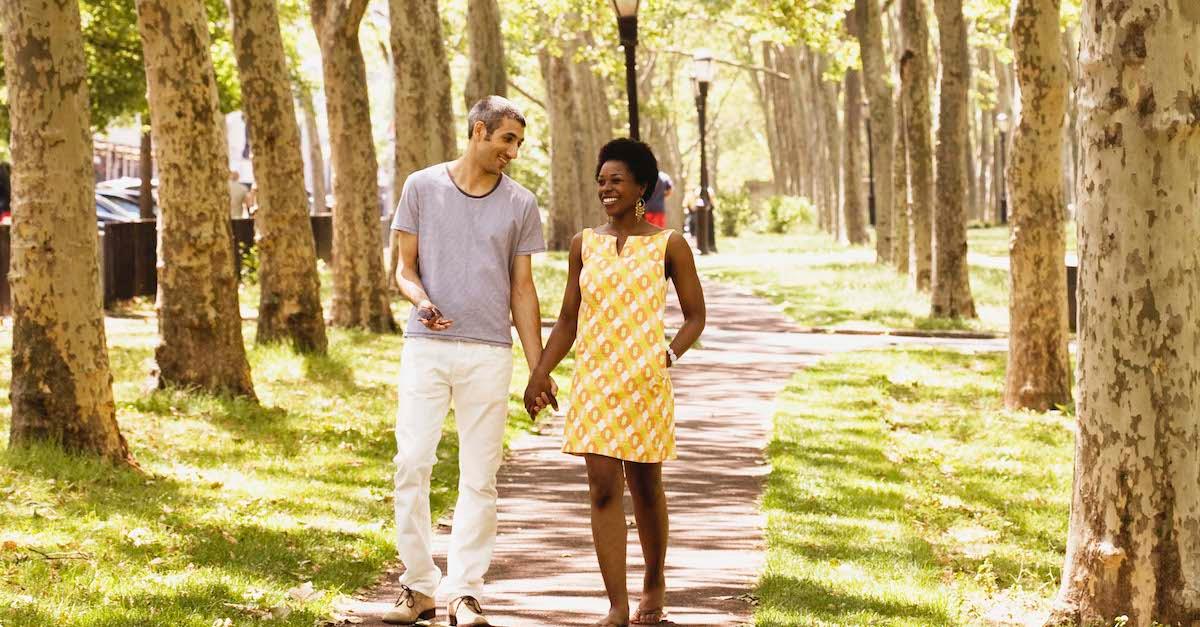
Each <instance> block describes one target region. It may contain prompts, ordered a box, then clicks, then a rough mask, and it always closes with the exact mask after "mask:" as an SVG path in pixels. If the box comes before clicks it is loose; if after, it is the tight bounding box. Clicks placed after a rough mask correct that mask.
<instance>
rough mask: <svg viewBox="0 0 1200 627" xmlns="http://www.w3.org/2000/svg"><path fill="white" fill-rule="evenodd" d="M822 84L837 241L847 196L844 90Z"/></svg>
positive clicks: (832, 229)
mask: <svg viewBox="0 0 1200 627" xmlns="http://www.w3.org/2000/svg"><path fill="white" fill-rule="evenodd" d="M827 64H828V60H822V63H821V67H820V70H819V71H820V74H821V75H824V74H825V69H826V66H827ZM821 84H822V85H823V86H824V89H823V91H824V92H825V97H824V102H825V107H824V108H825V123H826V124H827V126H826V128H827V129H829V133H828V135H827V136H826V139H827V140H828V141H829V143H828V144H827V148H828V153H829V162H828V163H829V185H830V191H831V192H832V194H831V198H830V200H832V202H831V203H829V209H828V211H829V233H830V234H831V235H833V237H834V239H837V238H838V237H839V234H840V233H841V232H842V202H843V200H842V199H843V197H844V196H845V190H844V189H843V185H842V184H843V182H844V181H845V177H844V176H842V167H843V165H844V164H843V160H842V152H843V145H842V144H843V141H842V138H843V137H844V133H845V129H844V127H843V124H842V120H841V116H839V115H838V102H839V100H840V97H839V95H840V94H841V91H842V90H841V84H840V83H838V82H835V81H825V80H823V81H822V82H821Z"/></svg>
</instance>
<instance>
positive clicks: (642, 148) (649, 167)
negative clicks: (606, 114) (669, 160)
mask: <svg viewBox="0 0 1200 627" xmlns="http://www.w3.org/2000/svg"><path fill="white" fill-rule="evenodd" d="M608 161H620V162H621V163H624V164H625V167H627V168H629V171H630V172H631V173H632V174H633V180H635V181H637V183H638V185H645V186H646V191H644V192H642V200H643V201H646V200H650V196H651V195H653V194H654V187H655V186H656V185H658V159H656V158H655V157H654V151H653V150H650V146H649V145H647V144H645V143H643V142H640V141H637V140H636V139H629V138H628V137H621V138H619V139H614V140H612V141H610V142H608V143H607V144H604V147H603V148H601V149H600V156H599V157H598V158H597V159H596V177H599V176H600V168H602V167H604V164H605V163H606V162H608Z"/></svg>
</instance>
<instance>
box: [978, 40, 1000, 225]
mask: <svg viewBox="0 0 1200 627" xmlns="http://www.w3.org/2000/svg"><path fill="white" fill-rule="evenodd" d="M977 67H978V68H979V71H980V72H983V73H987V74H991V73H992V70H991V68H992V59H991V55H990V53H989V52H988V50H987V49H986V48H980V49H979V56H978V64H977ZM995 118H996V111H995V109H993V108H988V109H984V110H982V111H980V116H979V146H978V148H979V158H978V161H977V162H978V164H979V183H978V185H977V188H978V190H979V207H978V208H977V215H978V216H979V220H980V221H982V222H988V221H990V220H991V216H990V215H989V212H988V207H991V206H993V204H994V203H993V200H992V197H993V195H994V194H995V190H994V189H993V186H994V185H995V181H994V180H993V179H992V162H993V160H994V157H995V156H996V152H995V147H994V144H993V139H994V135H995V133H996V126H995V123H994V121H995Z"/></svg>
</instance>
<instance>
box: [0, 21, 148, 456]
mask: <svg viewBox="0 0 1200 627" xmlns="http://www.w3.org/2000/svg"><path fill="white" fill-rule="evenodd" d="M0 24H2V25H3V29H4V58H5V59H7V60H8V67H7V75H8V104H9V107H10V109H9V116H10V118H9V119H10V122H11V125H12V126H11V128H12V131H11V132H12V135H11V143H10V148H11V150H12V163H13V166H12V179H11V181H12V218H13V222H12V253H13V254H12V260H11V266H10V269H9V274H8V280H9V281H10V283H11V287H12V306H13V338H12V342H13V346H12V382H11V386H10V388H9V398H10V400H11V402H12V423H11V425H10V434H9V444H10V446H14V447H25V446H29V445H31V444H34V443H36V442H50V443H54V444H57V445H59V446H62V447H63V448H64V449H66V450H68V451H72V452H78V453H85V454H90V455H97V456H99V457H101V458H103V459H107V460H109V461H111V462H114V463H123V464H131V465H136V464H135V462H134V461H133V457H132V456H131V455H130V453H129V447H128V446H127V445H126V444H125V438H123V437H121V431H120V429H119V428H118V427H117V418H116V407H115V405H114V404H113V395H112V374H111V371H110V370H109V365H108V350H107V347H106V345H105V337H104V313H103V311H101V308H100V300H99V298H98V294H99V291H100V269H99V264H98V263H97V261H96V259H97V255H96V205H95V201H94V200H93V198H92V195H93V191H92V184H93V181H94V180H95V178H94V175H93V169H92V135H91V129H90V128H89V125H90V122H89V117H90V112H89V110H88V88H87V81H86V80H85V72H86V67H85V65H84V56H83V35H82V32H81V29H80V17H79V4H78V3H75V2H51V1H50V0H27V1H24V2H5V3H3V4H0ZM49 42H54V44H55V45H53V46H51V45H48V43H49Z"/></svg>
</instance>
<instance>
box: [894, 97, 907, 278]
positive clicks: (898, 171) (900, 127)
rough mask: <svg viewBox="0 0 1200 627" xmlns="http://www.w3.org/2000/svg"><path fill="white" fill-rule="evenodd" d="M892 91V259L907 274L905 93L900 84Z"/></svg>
mask: <svg viewBox="0 0 1200 627" xmlns="http://www.w3.org/2000/svg"><path fill="white" fill-rule="evenodd" d="M894 93H895V96H894V97H895V101H896V107H895V112H896V115H895V117H896V120H895V122H896V124H895V127H894V129H893V132H894V143H893V144H892V146H893V148H894V153H893V154H894V155H895V159H893V160H892V168H893V172H894V173H893V176H892V181H893V182H894V183H895V188H894V193H893V194H892V207H893V209H892V215H893V219H892V233H893V237H892V263H893V264H895V266H896V271H897V272H899V273H900V274H908V263H909V258H908V257H909V255H908V250H909V243H908V240H909V237H911V234H910V233H909V223H910V221H911V220H912V216H911V215H910V210H909V206H910V202H909V194H908V140H907V138H906V135H905V131H906V118H905V115H904V97H903V94H902V91H901V89H900V87H898V86H897V87H896V89H895V90H894Z"/></svg>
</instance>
